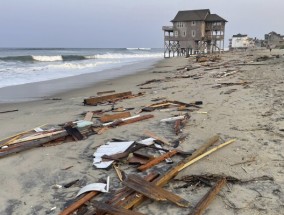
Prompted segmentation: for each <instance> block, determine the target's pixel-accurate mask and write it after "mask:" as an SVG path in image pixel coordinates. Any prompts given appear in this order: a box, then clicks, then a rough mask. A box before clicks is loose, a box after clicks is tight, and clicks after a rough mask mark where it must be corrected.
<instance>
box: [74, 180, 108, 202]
mask: <svg viewBox="0 0 284 215" xmlns="http://www.w3.org/2000/svg"><path fill="white" fill-rule="evenodd" d="M90 191H100V192H103V193H107V192H108V191H109V176H108V177H107V183H106V184H104V183H93V184H88V185H86V186H85V187H83V188H82V189H81V190H79V192H78V194H77V195H76V197H77V196H80V195H81V194H83V193H86V192H90Z"/></svg>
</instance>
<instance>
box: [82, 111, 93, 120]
mask: <svg viewBox="0 0 284 215" xmlns="http://www.w3.org/2000/svg"><path fill="white" fill-rule="evenodd" d="M93 115H94V112H91V111H90V112H87V113H86V116H85V118H84V120H85V121H90V122H91V121H92V118H93Z"/></svg>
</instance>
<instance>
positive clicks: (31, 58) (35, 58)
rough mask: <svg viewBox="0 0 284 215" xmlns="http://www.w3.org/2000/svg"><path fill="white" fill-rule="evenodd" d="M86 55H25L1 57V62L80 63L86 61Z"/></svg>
mask: <svg viewBox="0 0 284 215" xmlns="http://www.w3.org/2000/svg"><path fill="white" fill-rule="evenodd" d="M86 59H88V58H86V56H84V55H53V56H48V55H25V56H9V57H0V60H1V61H19V62H54V61H78V60H86Z"/></svg>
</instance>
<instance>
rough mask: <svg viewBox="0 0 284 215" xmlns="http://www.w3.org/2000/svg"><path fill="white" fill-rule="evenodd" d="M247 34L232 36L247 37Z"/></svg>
mask: <svg viewBox="0 0 284 215" xmlns="http://www.w3.org/2000/svg"><path fill="white" fill-rule="evenodd" d="M247 36H248V35H247V34H236V35H233V37H247Z"/></svg>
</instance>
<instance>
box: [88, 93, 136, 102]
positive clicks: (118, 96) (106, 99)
mask: <svg viewBox="0 0 284 215" xmlns="http://www.w3.org/2000/svg"><path fill="white" fill-rule="evenodd" d="M130 96H132V92H131V91H128V92H123V93H116V94H112V95H107V96H99V97H91V98H88V99H84V102H83V103H84V105H98V104H100V103H104V102H109V101H113V100H115V99H124V98H128V97H130Z"/></svg>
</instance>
